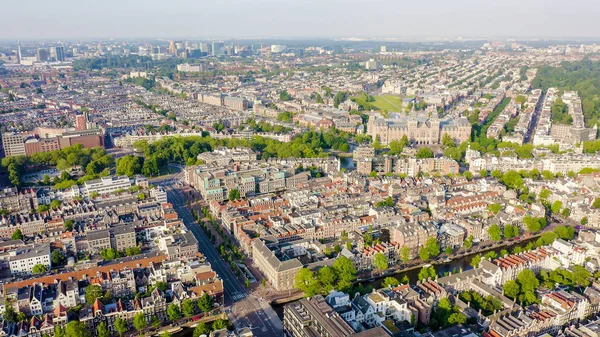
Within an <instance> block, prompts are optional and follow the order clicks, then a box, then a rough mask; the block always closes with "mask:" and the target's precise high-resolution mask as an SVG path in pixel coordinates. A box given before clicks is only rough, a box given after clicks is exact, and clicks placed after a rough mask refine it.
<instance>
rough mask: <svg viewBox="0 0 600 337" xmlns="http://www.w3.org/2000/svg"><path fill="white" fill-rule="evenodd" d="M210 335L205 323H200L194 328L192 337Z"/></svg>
mask: <svg viewBox="0 0 600 337" xmlns="http://www.w3.org/2000/svg"><path fill="white" fill-rule="evenodd" d="M209 333H210V329H209V328H208V326H206V323H204V322H200V323H198V325H196V327H195V328H194V332H193V334H192V335H193V337H200V336H202V335H208V334H209Z"/></svg>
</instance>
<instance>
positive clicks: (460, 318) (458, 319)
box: [448, 312, 467, 325]
mask: <svg viewBox="0 0 600 337" xmlns="http://www.w3.org/2000/svg"><path fill="white" fill-rule="evenodd" d="M466 322H467V316H465V315H463V314H461V313H459V312H455V313H453V314H451V315H450V316H449V317H448V323H450V324H451V325H457V324H465V323H466Z"/></svg>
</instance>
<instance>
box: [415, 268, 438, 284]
mask: <svg viewBox="0 0 600 337" xmlns="http://www.w3.org/2000/svg"><path fill="white" fill-rule="evenodd" d="M436 276H437V274H436V272H435V267H434V266H429V267H423V268H422V269H421V271H419V275H418V278H419V281H423V280H426V279H428V278H435V277H436Z"/></svg>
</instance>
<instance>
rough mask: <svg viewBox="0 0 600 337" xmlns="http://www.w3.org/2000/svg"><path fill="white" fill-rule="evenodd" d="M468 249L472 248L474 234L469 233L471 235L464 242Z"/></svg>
mask: <svg viewBox="0 0 600 337" xmlns="http://www.w3.org/2000/svg"><path fill="white" fill-rule="evenodd" d="M463 245H464V246H465V248H466V249H471V247H473V235H469V237H468V238H467V239H466V240H465V242H464V243H463Z"/></svg>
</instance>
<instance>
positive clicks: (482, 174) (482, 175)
mask: <svg viewBox="0 0 600 337" xmlns="http://www.w3.org/2000/svg"><path fill="white" fill-rule="evenodd" d="M479 176H480V177H482V178H485V177H487V176H488V171H487V170H486V169H481V170H479Z"/></svg>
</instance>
